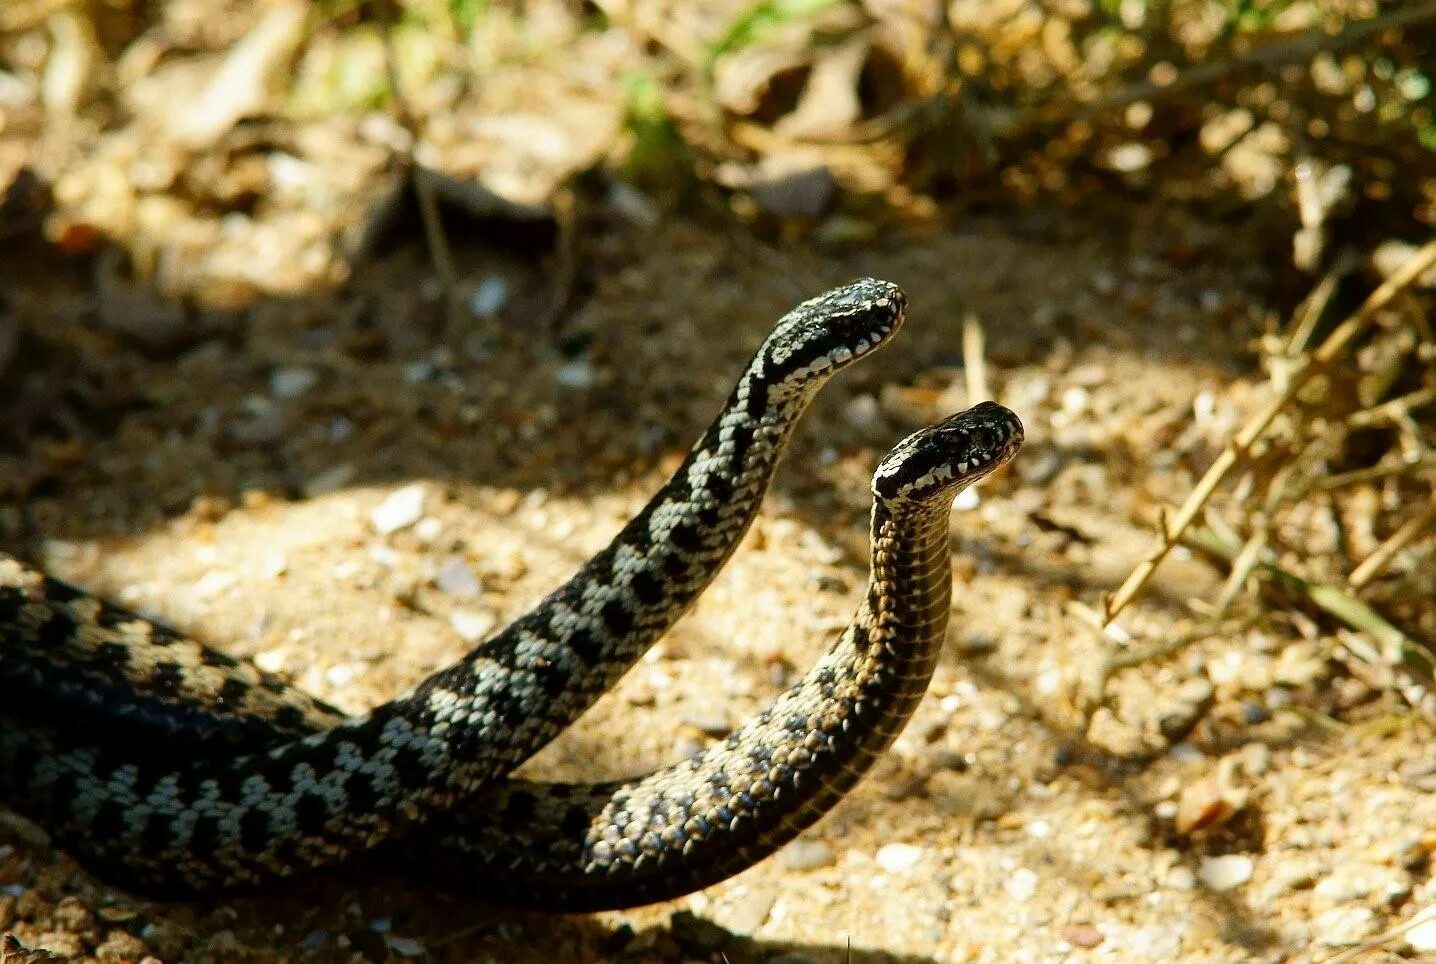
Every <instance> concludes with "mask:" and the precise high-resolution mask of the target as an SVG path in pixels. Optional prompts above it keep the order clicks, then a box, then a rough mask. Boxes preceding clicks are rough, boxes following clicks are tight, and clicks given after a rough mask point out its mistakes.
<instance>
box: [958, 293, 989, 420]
mask: <svg viewBox="0 0 1436 964" xmlns="http://www.w3.org/2000/svg"><path fill="white" fill-rule="evenodd" d="M986 344H987V337H986V335H985V334H984V333H983V330H982V322H981V321H979V320H978V318H977V316H976V315H973V314H969V315H968V316H967V317H966V318H964V319H963V320H962V370H963V375H964V377H965V378H966V380H967V404H969V405H976V404H977V403H978V402H981V401H986V400H988V399H990V398H992V395H991V389H990V388H989V387H988V384H987V361H986V350H987V349H986Z"/></svg>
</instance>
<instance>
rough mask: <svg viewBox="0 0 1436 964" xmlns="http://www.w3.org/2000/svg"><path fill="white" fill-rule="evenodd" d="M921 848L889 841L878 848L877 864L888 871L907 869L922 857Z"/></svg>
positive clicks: (895, 871) (894, 871)
mask: <svg viewBox="0 0 1436 964" xmlns="http://www.w3.org/2000/svg"><path fill="white" fill-rule="evenodd" d="M922 855H923V849H922V848H921V847H914V846H913V845H912V844H905V843H890V844H884V845H883V846H882V847H880V848H879V849H878V853H877V861H878V866H879V867H881V868H882V869H883V870H886V871H888V872H889V873H897V872H899V871H903V870H909V869H911V868H912V867H913V866H915V865H916V864H917V862H918V861H919V860H921V859H922Z"/></svg>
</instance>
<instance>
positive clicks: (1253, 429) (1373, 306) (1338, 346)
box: [1105, 241, 1436, 623]
mask: <svg viewBox="0 0 1436 964" xmlns="http://www.w3.org/2000/svg"><path fill="white" fill-rule="evenodd" d="M1433 264H1436V241H1429V242H1427V243H1426V245H1425V246H1423V247H1422V248H1421V250H1420V251H1418V252H1417V253H1416V255H1415V256H1414V257H1412V258H1411V259H1410V260H1409V261H1407V262H1406V264H1404V265H1403V266H1402V268H1401V270H1400V271H1397V272H1396V273H1394V274H1392V275H1391V277H1390V278H1388V279H1387V280H1386V281H1385V282H1384V283H1383V284H1382V285H1381V287H1379V288H1377V289H1376V291H1374V292H1372V294H1371V296H1370V297H1369V298H1367V299H1366V302H1365V303H1364V304H1362V306H1361V307H1360V308H1359V309H1357V311H1356V312H1355V313H1354V314H1353V315H1351V317H1349V318H1347V319H1346V320H1345V321H1343V322H1342V323H1341V324H1340V325H1338V326H1337V328H1336V330H1335V331H1333V332H1332V333H1331V334H1330V335H1329V336H1328V337H1327V339H1326V340H1325V341H1324V342H1322V344H1321V346H1320V347H1319V348H1317V349H1316V351H1315V352H1313V353H1312V355H1311V357H1310V358H1308V359H1305V360H1301V361H1298V362H1297V363H1296V364H1295V365H1294V366H1293V368H1292V371H1291V372H1290V373H1289V378H1288V380H1287V384H1286V385H1285V387H1284V388H1283V389H1282V390H1281V391H1280V392H1278V393H1277V395H1276V396H1275V397H1274V398H1272V399H1271V401H1269V402H1268V403H1267V404H1266V405H1265V406H1264V407H1263V408H1262V409H1261V410H1260V411H1259V412H1257V414H1256V415H1255V416H1253V417H1252V418H1251V420H1250V421H1248V422H1247V423H1246V425H1244V426H1243V427H1242V429H1241V431H1239V432H1238V433H1237V434H1236V436H1235V437H1234V438H1232V439H1231V441H1230V442H1228V443H1227V446H1226V448H1224V449H1223V450H1222V452H1221V454H1220V455H1218V456H1217V459H1216V461H1215V462H1213V463H1212V465H1211V467H1210V468H1208V469H1207V472H1206V474H1205V475H1203V476H1202V478H1201V481H1199V482H1198V483H1197V485H1196V487H1195V488H1194V489H1193V490H1192V493H1191V495H1190V496H1188V497H1187V500H1186V502H1184V503H1183V504H1182V507H1181V508H1180V509H1178V510H1177V514H1176V516H1175V517H1173V518H1172V519H1170V520H1168V519H1163V522H1162V526H1161V540H1160V542H1159V543H1158V545H1157V546H1156V547H1155V548H1154V549H1153V550H1152V551H1151V553H1149V554H1148V556H1147V557H1146V558H1145V559H1143V560H1142V561H1141V562H1140V563H1138V565H1137V567H1136V568H1135V569H1133V570H1132V572H1131V574H1130V575H1128V577H1127V579H1126V581H1124V582H1123V583H1122V585H1121V586H1120V587H1119V588H1118V589H1117V592H1116V593H1115V594H1113V596H1112V597H1111V598H1110V599H1108V600H1107V605H1106V615H1105V622H1106V623H1110V622H1112V621H1113V620H1114V619H1116V618H1117V616H1118V615H1119V614H1120V613H1121V612H1122V610H1123V609H1125V608H1126V607H1127V605H1128V604H1129V603H1130V602H1131V601H1132V600H1133V599H1134V598H1135V597H1136V595H1137V593H1138V592H1140V591H1141V590H1142V587H1143V586H1145V585H1146V584H1147V581H1148V580H1150V579H1151V578H1152V574H1153V573H1155V572H1156V571H1157V567H1158V566H1159V565H1161V564H1162V561H1163V560H1164V559H1166V557H1167V554H1168V553H1169V552H1171V551H1172V548H1173V547H1174V546H1176V545H1177V543H1179V542H1180V541H1181V539H1182V536H1183V535H1184V534H1185V533H1186V531H1187V529H1188V528H1189V527H1190V526H1191V524H1192V522H1193V521H1194V520H1195V519H1196V517H1197V513H1199V512H1200V511H1201V510H1202V508H1203V507H1204V506H1205V505H1206V504H1207V500H1209V499H1210V498H1211V497H1212V494H1213V493H1214V492H1215V491H1216V489H1217V486H1218V485H1220V484H1221V482H1222V480H1223V479H1225V478H1226V476H1227V473H1229V472H1230V471H1231V470H1232V469H1233V468H1235V467H1236V466H1237V465H1238V464H1239V463H1241V462H1242V461H1243V460H1244V459H1245V457H1246V454H1247V453H1248V452H1249V451H1250V449H1251V447H1252V446H1253V445H1254V444H1255V443H1256V441H1257V440H1258V439H1260V438H1261V436H1262V434H1263V433H1264V432H1265V431H1266V429H1267V427H1268V426H1269V425H1271V423H1272V421H1273V420H1274V419H1275V418H1276V417H1277V415H1279V414H1281V412H1282V410H1283V409H1285V408H1286V406H1287V405H1288V404H1289V403H1290V402H1291V400H1292V399H1293V398H1294V397H1295V396H1296V393H1297V392H1298V391H1299V390H1300V389H1301V387H1302V386H1303V385H1305V384H1306V383H1307V381H1308V380H1309V379H1310V378H1311V377H1312V376H1313V375H1314V374H1316V373H1317V372H1318V371H1321V370H1322V369H1323V368H1325V367H1327V366H1328V365H1330V364H1331V363H1332V362H1334V361H1335V360H1336V359H1338V358H1340V357H1341V356H1342V354H1343V353H1344V352H1345V351H1346V349H1347V348H1349V347H1350V346H1351V343H1352V342H1353V341H1355V339H1356V338H1357V336H1359V335H1360V334H1362V333H1363V332H1364V331H1366V329H1367V328H1368V327H1370V325H1371V323H1372V321H1373V320H1374V319H1375V317H1376V315H1377V313H1378V312H1379V311H1380V310H1381V309H1382V308H1384V307H1385V306H1386V305H1387V304H1388V303H1389V302H1390V301H1391V300H1392V299H1393V298H1394V297H1396V295H1397V294H1399V293H1400V292H1401V291H1403V290H1405V289H1406V288H1407V287H1408V286H1409V285H1411V284H1413V283H1414V282H1415V281H1416V279H1417V278H1419V277H1420V276H1421V274H1422V273H1423V272H1424V271H1425V270H1426V269H1427V268H1429V267H1431V266H1432V265H1433ZM1232 554H1233V556H1235V555H1236V550H1233V553H1232Z"/></svg>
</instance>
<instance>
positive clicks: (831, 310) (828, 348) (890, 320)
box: [758, 278, 907, 394]
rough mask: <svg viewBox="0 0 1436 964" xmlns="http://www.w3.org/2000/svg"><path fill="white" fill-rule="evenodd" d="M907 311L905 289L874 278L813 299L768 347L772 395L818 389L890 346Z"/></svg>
mask: <svg viewBox="0 0 1436 964" xmlns="http://www.w3.org/2000/svg"><path fill="white" fill-rule="evenodd" d="M906 310H907V295H905V294H903V291H902V289H901V288H899V287H898V286H897V285H895V284H893V283H892V282H890V281H878V280H876V279H874V278H864V279H862V280H861V281H854V282H852V283H851V284H845V285H843V286H842V287H839V288H834V289H833V290H832V291H829V292H827V293H826V294H821V295H819V296H818V297H816V298H811V299H809V300H807V301H805V302H803V303H802V304H801V305H798V307H796V308H794V309H793V310H792V311H790V312H788V313H787V314H786V315H784V316H783V317H782V318H781V319H780V320H779V321H778V326H777V328H775V329H774V330H773V333H772V334H771V335H769V336H768V340H767V341H766V342H764V343H763V350H762V351H761V352H760V353H759V356H758V357H759V358H760V359H761V361H762V369H761V373H760V376H759V377H760V378H761V379H762V380H763V381H764V382H765V383H766V385H767V386H768V390H769V392H772V391H773V390H774V389H777V390H779V391H780V392H781V393H785V394H786V393H787V392H790V391H795V390H804V389H808V388H814V389H815V388H816V387H817V386H818V385H821V384H822V383H823V382H824V381H826V380H827V378H828V376H830V375H832V374H833V373H834V372H836V371H837V370H838V369H840V368H843V367H845V366H847V365H850V364H852V363H853V362H854V361H857V360H858V359H859V358H862V357H863V356H864V355H867V354H869V353H870V352H872V351H875V350H876V349H878V348H879V347H881V346H882V345H884V344H886V343H887V340H888V339H889V338H891V337H892V336H893V333H894V332H896V331H897V330H898V328H899V327H900V326H901V325H902V320H903V312H904V311H906Z"/></svg>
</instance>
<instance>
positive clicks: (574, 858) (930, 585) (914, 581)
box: [410, 402, 1023, 911]
mask: <svg viewBox="0 0 1436 964" xmlns="http://www.w3.org/2000/svg"><path fill="white" fill-rule="evenodd" d="M1022 439H1023V430H1022V423H1021V422H1020V421H1019V420H1018V418H1017V416H1016V415H1014V414H1013V413H1012V412H1010V411H1008V410H1007V409H1005V408H1003V407H1002V406H1000V405H997V404H995V403H992V402H985V403H983V404H981V405H978V406H976V407H974V408H972V409H969V410H968V411H966V412H961V413H959V414H956V415H952V416H949V417H948V418H947V419H944V420H943V421H941V422H939V423H938V424H936V425H933V426H930V427H928V428H925V429H922V430H921V431H918V432H916V433H914V434H913V435H911V436H909V437H908V438H907V439H905V440H904V441H903V442H901V443H900V444H899V445H898V446H897V447H896V448H895V449H893V451H892V452H891V453H890V454H889V455H888V456H887V458H885V459H884V460H883V461H882V462H881V463H880V464H879V465H878V468H877V471H876V473H875V474H874V476H873V485H872V489H873V497H874V504H873V515H872V563H871V575H870V577H869V581H868V588H867V594H866V596H865V598H864V599H863V602H862V604H861V605H860V606H859V608H858V611H857V614H856V616H855V617H854V618H853V621H852V622H851V623H850V624H849V626H848V628H847V630H846V631H845V632H844V633H843V634H842V635H841V637H840V638H839V639H838V640H837V642H836V643H835V644H834V645H833V647H832V648H831V649H830V650H829V651H828V653H827V654H826V655H825V656H824V657H823V658H822V659H821V660H820V661H819V662H818V663H817V665H816V666H815V667H814V668H813V669H812V670H811V671H810V672H809V673H807V674H806V675H805V676H804V677H803V678H802V679H801V680H799V681H798V682H797V683H796V684H795V685H793V686H792V687H791V688H789V689H788V690H787V691H785V692H784V693H783V694H782V695H781V696H779V697H778V699H777V700H776V701H775V702H774V703H773V704H772V705H771V706H769V707H768V708H767V709H765V710H763V711H762V712H761V713H759V714H758V715H757V716H756V717H754V718H753V719H751V720H750V721H748V722H747V723H745V724H744V725H743V726H741V727H740V728H738V729H737V730H735V731H734V732H733V733H731V734H730V735H729V736H728V737H727V738H726V739H725V740H723V741H722V742H720V743H718V744H716V745H714V746H713V747H711V748H710V749H708V750H706V751H704V752H703V753H700V754H698V755H697V756H694V757H692V758H691V759H688V760H686V761H684V762H682V763H678V764H675V765H673V766H670V767H667V768H664V769H661V770H658V771H656V772H654V773H652V774H649V775H648V776H645V777H641V778H638V779H635V780H629V781H624V782H618V783H612V784H608V785H585V784H523V783H520V782H518V781H511V782H509V783H507V784H505V785H503V786H502V787H499V788H496V789H495V790H494V791H492V792H490V793H488V794H486V795H484V796H483V797H481V798H480V799H479V800H477V801H475V805H474V806H472V807H469V808H466V809H465V810H464V811H463V813H462V814H461V815H460V821H459V825H458V827H457V830H458V832H457V833H452V834H449V835H448V836H447V837H446V838H445V841H444V842H445V844H446V846H444V847H441V848H437V849H430V850H428V851H426V852H425V853H424V854H423V855H422V856H423V860H422V861H411V862H410V866H414V867H423V868H424V871H425V874H426V876H437V877H438V878H439V879H441V880H443V881H444V882H445V883H447V884H449V885H450V886H452V887H455V888H458V889H460V890H465V891H469V892H474V893H478V894H480V895H483V896H488V897H494V896H497V897H499V898H500V899H503V900H507V901H508V902H511V903H514V902H518V903H529V904H533V905H536V906H538V907H541V908H543V909H547V910H564V911H586V910H601V909H612V908H619V907H627V906H632V905H635V904H641V903H648V902H652V901H658V900H666V899H668V898H671V897H676V896H680V895H682V894H685V893H689V892H691V891H694V890H697V889H699V888H701V887H706V886H708V885H709V884H712V883H716V882H717V881H720V880H723V879H724V878H726V877H729V876H731V875H732V874H735V873H737V872H739V871H741V870H744V869H745V868H747V867H749V866H751V865H753V864H755V863H757V862H758V861H759V860H762V859H763V858H764V857H766V856H768V855H769V854H771V853H772V852H774V851H775V850H777V849H778V848H779V847H781V846H782V845H783V844H785V843H787V842H788V841H789V840H791V839H792V838H793V837H795V836H796V835H797V834H798V833H799V832H801V831H802V830H803V829H805V828H806V827H808V826H810V825H811V824H812V823H814V822H815V821H816V820H817V819H818V818H819V817H821V816H822V815H823V814H825V813H827V812H828V810H829V809H831V808H832V806H833V805H834V804H835V803H837V801H838V800H839V799H841V798H842V796H843V795H844V794H845V793H847V791H848V790H849V789H851V788H852V786H853V785H854V784H856V783H857V781H858V780H859V779H861V777H862V776H863V774H864V773H866V772H867V770H868V768H869V767H870V766H871V765H872V763H873V762H874V761H875V760H876V759H877V758H878V756H879V755H880V754H882V752H883V751H884V750H886V749H887V748H888V746H889V745H891V743H892V742H893V740H894V739H895V738H896V737H897V735H898V733H899V732H900V731H901V730H902V728H903V726H904V725H905V724H906V723H907V721H908V719H909V717H911V716H912V713H913V711H914V710H915V709H916V708H917V704H918V701H919V700H920V699H921V698H922V695H923V693H924V692H925V691H926V690H927V685H928V682H929V680H930V679H931V678H932V673H933V669H934V668H935V666H936V664H937V657H938V654H939V653H940V651H941V648H942V643H943V639H944V637H945V636H946V633H947V622H948V614H949V613H950V611H951V599H952V545H951V538H950V535H949V526H948V520H949V517H950V514H951V509H952V503H953V499H954V498H955V497H956V495H957V493H958V492H959V491H961V490H962V489H964V488H966V487H967V486H968V485H971V484H972V483H973V482H976V481H978V480H979V479H981V478H983V477H985V476H986V475H988V474H989V473H991V472H993V471H995V470H996V469H998V468H1000V467H1001V466H1003V465H1005V464H1006V463H1007V462H1008V461H1009V460H1011V459H1012V457H1013V456H1014V455H1016V453H1017V450H1018V448H1019V447H1020V446H1021V444H1022Z"/></svg>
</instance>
